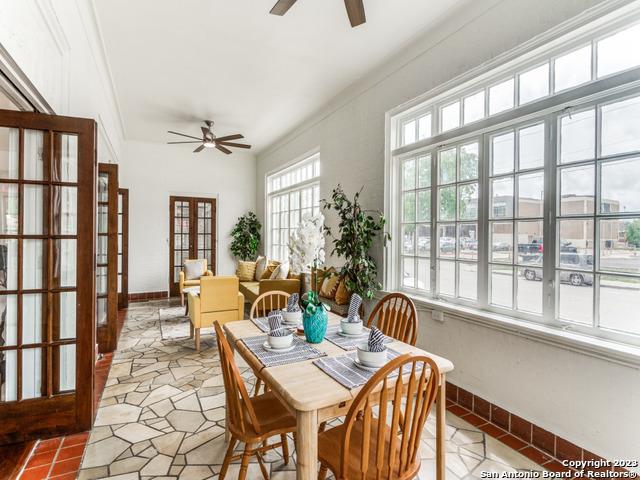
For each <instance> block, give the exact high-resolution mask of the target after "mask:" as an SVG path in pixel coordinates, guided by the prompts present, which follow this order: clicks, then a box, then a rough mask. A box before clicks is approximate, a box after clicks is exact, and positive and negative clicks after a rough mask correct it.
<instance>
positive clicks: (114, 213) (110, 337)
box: [96, 163, 118, 353]
mask: <svg viewBox="0 0 640 480" xmlns="http://www.w3.org/2000/svg"><path fill="white" fill-rule="evenodd" d="M101 173H106V174H107V175H108V179H109V180H108V182H109V183H108V191H107V195H108V196H107V202H106V204H107V235H106V236H107V264H106V267H107V294H106V296H105V295H101V296H100V297H101V298H105V297H106V298H107V325H106V326H102V327H101V326H99V325H97V326H96V328H97V340H98V351H99V352H100V353H109V352H113V351H114V350H115V349H116V347H117V344H118V165H117V164H115V163H99V164H98V174H101ZM96 197H97V195H96ZM100 203H101V202H98V205H100ZM96 319H97V317H96Z"/></svg>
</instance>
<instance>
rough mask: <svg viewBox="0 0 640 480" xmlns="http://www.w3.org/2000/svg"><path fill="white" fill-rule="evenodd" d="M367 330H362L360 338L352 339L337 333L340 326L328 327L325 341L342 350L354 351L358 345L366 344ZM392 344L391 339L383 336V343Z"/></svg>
mask: <svg viewBox="0 0 640 480" xmlns="http://www.w3.org/2000/svg"><path fill="white" fill-rule="evenodd" d="M369 331H370V330H369V329H368V328H367V327H363V328H362V336H361V337H357V338H353V337H343V336H342V335H340V334H339V333H338V332H340V325H330V326H329V327H328V328H327V333H326V334H325V336H324V338H325V340H328V341H330V342H331V343H333V344H334V345H337V346H338V347H340V348H342V349H343V350H355V349H356V348H358V345H360V344H363V343H367V339H368V336H369ZM391 342H393V338H389V337H386V336H385V339H384V343H391Z"/></svg>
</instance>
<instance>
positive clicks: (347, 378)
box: [313, 348, 411, 390]
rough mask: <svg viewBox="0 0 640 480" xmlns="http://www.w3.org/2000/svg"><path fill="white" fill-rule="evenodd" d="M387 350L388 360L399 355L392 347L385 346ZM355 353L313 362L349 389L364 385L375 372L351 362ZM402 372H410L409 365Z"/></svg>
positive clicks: (394, 374) (395, 374)
mask: <svg viewBox="0 0 640 480" xmlns="http://www.w3.org/2000/svg"><path fill="white" fill-rule="evenodd" d="M387 352H388V357H389V360H393V359H394V358H396V357H398V356H400V355H401V353H400V352H397V351H396V350H393V349H392V348H387ZM356 355H357V353H355V352H354V353H348V354H347V355H341V356H339V357H329V358H321V359H319V360H316V361H314V362H313V364H314V365H315V366H316V367H318V368H319V369H320V370H322V371H323V372H324V373H326V374H327V375H329V376H330V377H331V378H333V379H334V380H335V381H336V382H338V383H339V384H341V385H343V386H344V387H346V388H348V389H349V390H351V389H354V388H357V387H360V386H362V385H364V384H365V383H367V382H368V381H369V379H370V378H371V377H373V376H374V375H375V374H376V372H371V371H369V370H364V369H363V368H360V367H358V366H357V365H356V364H355V363H354V362H353V360H354V359H355V358H356ZM396 372H397V370H396ZM403 372H404V373H405V374H407V373H411V365H410V364H409V365H405V367H404V370H403ZM394 376H397V373H393V374H392V375H390V377H394Z"/></svg>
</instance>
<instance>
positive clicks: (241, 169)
mask: <svg viewBox="0 0 640 480" xmlns="http://www.w3.org/2000/svg"><path fill="white" fill-rule="evenodd" d="M119 177H120V186H121V187H122V188H129V292H130V293H136V292H155V291H164V290H168V278H169V197H170V196H171V195H188V196H199V197H217V199H218V202H217V211H218V229H217V234H218V235H217V238H218V274H220V275H230V274H233V273H234V272H235V260H234V259H233V257H232V256H231V252H230V251H229V244H230V237H229V234H230V232H231V229H232V228H233V225H234V224H235V222H236V220H237V218H238V217H239V216H240V215H242V214H244V213H246V212H247V211H249V210H255V205H256V196H255V179H256V162H255V158H254V157H253V156H252V155H250V154H247V153H243V152H234V153H233V154H232V155H224V154H223V153H220V152H218V151H211V150H205V151H203V152H201V153H199V154H194V153H192V148H189V147H185V146H183V145H165V144H158V143H147V142H138V141H127V142H126V143H125V148H124V153H123V155H122V161H121V163H120V165H119Z"/></svg>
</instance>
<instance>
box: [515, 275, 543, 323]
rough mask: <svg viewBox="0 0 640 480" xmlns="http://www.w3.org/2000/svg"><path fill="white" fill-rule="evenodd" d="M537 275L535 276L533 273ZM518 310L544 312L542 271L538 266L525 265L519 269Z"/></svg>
mask: <svg viewBox="0 0 640 480" xmlns="http://www.w3.org/2000/svg"><path fill="white" fill-rule="evenodd" d="M532 270H533V275H535V278H534V277H533V275H532V272H531V271H532ZM517 292H518V293H517V298H516V302H517V306H516V308H517V309H518V310H521V311H524V312H529V313H536V314H542V271H541V270H539V269H537V268H531V267H525V268H519V269H518V290H517Z"/></svg>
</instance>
